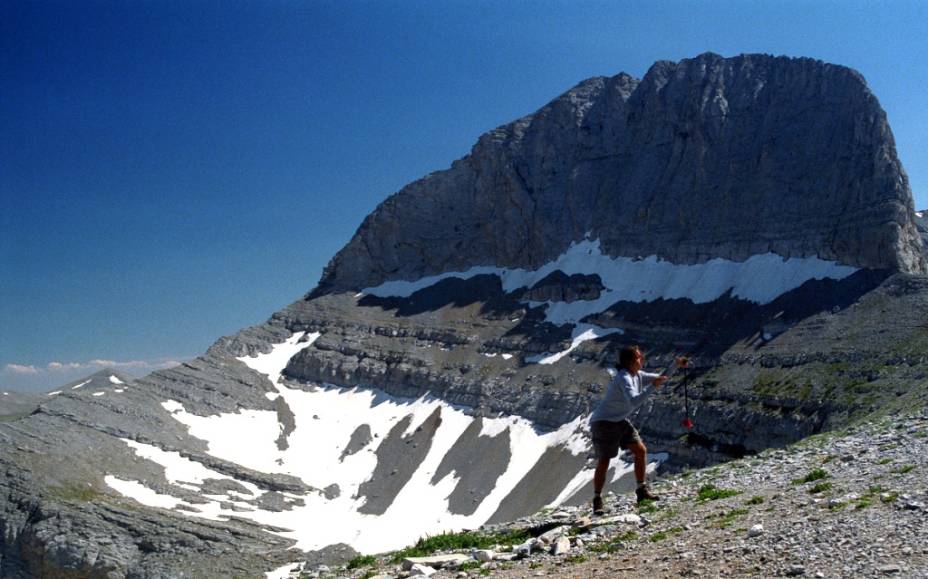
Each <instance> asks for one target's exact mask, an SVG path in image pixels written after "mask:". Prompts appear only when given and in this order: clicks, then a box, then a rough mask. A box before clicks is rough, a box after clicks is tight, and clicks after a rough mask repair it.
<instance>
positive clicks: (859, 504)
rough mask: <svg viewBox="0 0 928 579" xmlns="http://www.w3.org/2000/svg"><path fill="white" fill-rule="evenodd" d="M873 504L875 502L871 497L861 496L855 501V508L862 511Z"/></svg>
mask: <svg viewBox="0 0 928 579" xmlns="http://www.w3.org/2000/svg"><path fill="white" fill-rule="evenodd" d="M872 504H873V502H872V501H871V500H870V499H869V498H859V499H857V500H856V501H854V509H855V510H858V511H860V510H863V509H866V508H867V507H869V506H870V505H872Z"/></svg>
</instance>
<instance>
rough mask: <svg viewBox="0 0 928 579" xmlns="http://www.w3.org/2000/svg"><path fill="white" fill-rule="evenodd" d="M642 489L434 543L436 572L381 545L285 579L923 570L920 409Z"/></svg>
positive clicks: (926, 487) (924, 430) (924, 462)
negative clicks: (447, 558)
mask: <svg viewBox="0 0 928 579" xmlns="http://www.w3.org/2000/svg"><path fill="white" fill-rule="evenodd" d="M654 488H655V490H656V491H657V492H659V493H660V494H661V496H662V497H663V498H662V500H660V501H658V502H655V503H653V504H649V505H644V506H636V505H635V504H633V502H632V497H631V496H630V495H627V496H617V497H616V496H612V497H609V500H608V504H607V511H608V512H607V513H606V515H605V516H602V517H590V516H589V515H590V514H589V512H588V510H587V509H586V508H573V507H568V508H564V509H561V510H557V511H555V512H550V513H538V514H537V515H535V516H534V517H530V518H527V519H522V520H520V521H516V522H514V523H511V524H509V525H505V526H497V527H493V528H487V529H482V530H481V531H482V532H486V533H491V534H497V536H499V534H500V533H506V532H511V531H518V530H526V531H529V532H530V534H531V535H534V537H529V538H526V539H525V540H524V541H523V542H522V543H521V544H517V545H514V546H510V547H498V548H496V549H488V550H479V551H478V550H475V549H452V550H446V553H448V552H457V553H460V554H461V557H460V558H459V562H457V563H455V564H445V565H444V566H443V567H442V568H439V569H435V568H434V567H430V566H426V565H422V566H416V567H414V568H410V567H411V563H412V561H409V560H407V561H406V564H405V565H403V564H402V563H400V562H398V559H401V558H402V557H397V556H396V554H390V555H384V556H379V557H376V558H374V557H367V558H359V559H356V560H355V561H354V563H353V567H354V568H352V569H348V568H345V567H341V568H332V569H327V568H318V567H317V568H308V569H303V570H302V571H301V572H298V571H294V572H292V573H291V576H293V577H297V576H299V577H302V578H308V577H352V578H360V577H364V578H373V577H378V578H381V579H385V578H387V577H391V578H398V577H407V576H411V575H415V574H431V576H432V577H436V578H450V577H454V578H456V579H464V578H466V577H482V576H490V577H504V578H523V577H583V578H586V577H600V578H606V577H645V576H646V577H676V576H695V577H706V576H709V577H716V576H737V577H744V576H755V577H778V576H807V577H880V576H895V577H928V410H919V411H913V412H909V413H907V414H900V415H895V416H891V417H885V418H881V419H878V420H874V421H870V422H866V423H861V424H859V425H856V426H853V427H850V428H849V429H847V430H844V431H841V432H834V433H828V434H822V435H817V436H814V437H811V438H808V439H806V440H804V441H802V442H800V443H798V444H796V445H793V446H791V447H788V448H785V449H777V450H769V451H765V452H763V453H761V454H759V455H755V456H749V457H746V458H743V459H740V460H736V461H732V462H728V463H725V464H722V465H718V466H714V467H711V468H706V469H701V470H694V471H684V472H681V473H677V474H674V475H671V476H666V477H664V478H661V479H660V480H658V481H656V483H655V485H654ZM475 557H476V558H475ZM478 559H481V560H478ZM394 561H397V562H394ZM425 562H426V563H427V561H425Z"/></svg>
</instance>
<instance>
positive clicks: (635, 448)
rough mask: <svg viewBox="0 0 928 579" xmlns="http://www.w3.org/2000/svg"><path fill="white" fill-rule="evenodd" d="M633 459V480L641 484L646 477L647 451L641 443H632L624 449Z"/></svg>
mask: <svg viewBox="0 0 928 579" xmlns="http://www.w3.org/2000/svg"><path fill="white" fill-rule="evenodd" d="M625 449H626V450H628V451H629V452H631V453H632V455H633V456H634V457H635V480H636V481H638V484H639V485H640V484H642V483H644V481H645V477H646V476H647V469H648V449H647V447H646V446H645V445H644V443H643V442H633V443H631V444H629V445H628V446H626V447H625Z"/></svg>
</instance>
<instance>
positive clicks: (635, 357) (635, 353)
mask: <svg viewBox="0 0 928 579" xmlns="http://www.w3.org/2000/svg"><path fill="white" fill-rule="evenodd" d="M642 366H644V354H642V353H641V350H639V349H638V346H625V347H624V348H622V351H621V352H619V367H621V368H625V369H626V370H628V371H629V372H631V373H632V374H634V373H636V372H637V371H638V370H641V368H642Z"/></svg>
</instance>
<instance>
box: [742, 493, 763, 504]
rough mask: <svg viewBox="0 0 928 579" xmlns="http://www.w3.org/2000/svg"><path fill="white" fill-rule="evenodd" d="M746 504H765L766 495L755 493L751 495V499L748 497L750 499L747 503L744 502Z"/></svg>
mask: <svg viewBox="0 0 928 579" xmlns="http://www.w3.org/2000/svg"><path fill="white" fill-rule="evenodd" d="M744 504H746V505H762V504H764V497H759V496H757V495H754V496H753V497H751V498H750V499H748V501H747V502H746V503H744Z"/></svg>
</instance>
